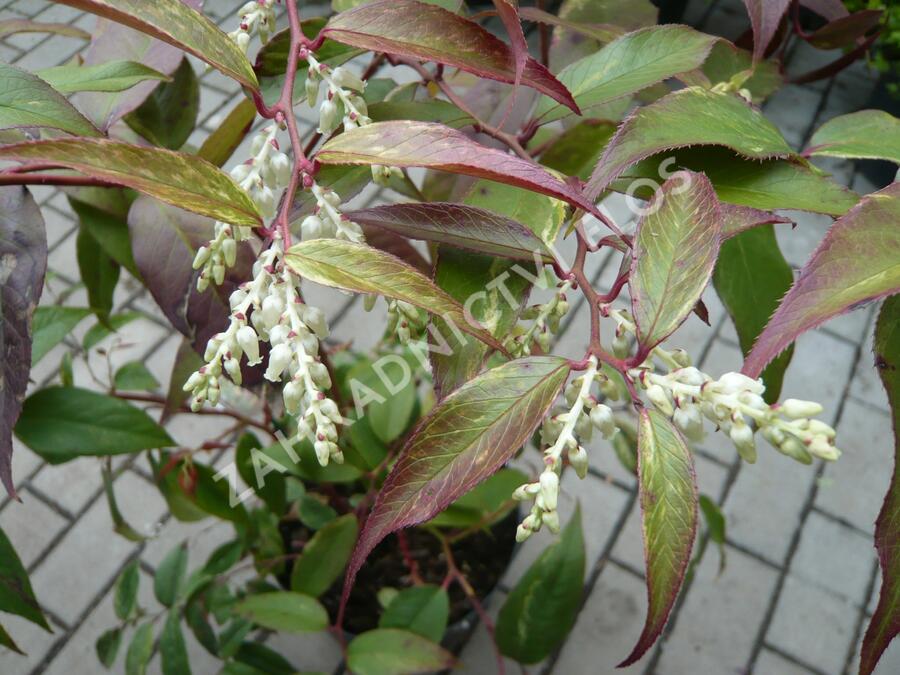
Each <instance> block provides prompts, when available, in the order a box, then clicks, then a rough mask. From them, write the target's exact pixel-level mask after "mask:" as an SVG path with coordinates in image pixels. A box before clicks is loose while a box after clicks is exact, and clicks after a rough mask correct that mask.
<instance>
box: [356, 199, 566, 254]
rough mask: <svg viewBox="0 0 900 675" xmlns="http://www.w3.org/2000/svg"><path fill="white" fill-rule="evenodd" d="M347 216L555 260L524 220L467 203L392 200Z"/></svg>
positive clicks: (430, 237) (419, 235)
mask: <svg viewBox="0 0 900 675" xmlns="http://www.w3.org/2000/svg"><path fill="white" fill-rule="evenodd" d="M536 196H537V197H539V198H540V195H536ZM543 199H547V198H545V197H544V198H543ZM347 216H348V217H349V218H350V219H351V220H353V221H354V222H356V223H359V224H360V225H364V226H371V227H380V228H382V229H385V230H388V231H390V232H394V233H395V234H399V235H401V236H404V237H408V238H410V239H422V240H425V241H433V242H437V243H441V244H449V245H451V246H454V247H456V248H461V249H466V250H468V251H474V252H476V253H486V254H488V255H495V256H500V257H504V258H511V259H514V260H527V261H529V262H531V261H532V260H534V258H535V256H539V257H541V258H543V259H545V260H547V261H550V260H552V254H551V253H550V251H549V250H548V248H547V246H546V245H545V244H544V243H543V242H542V241H541V240H540V239H538V238H537V237H536V236H535V235H534V234H533V233H532V232H531V230H529V229H528V228H526V227H525V226H524V225H522V224H521V223H518V222H516V221H515V220H511V219H509V218H505V217H503V216H501V215H500V214H498V213H495V212H493V211H489V210H487V209H481V208H476V207H472V206H467V205H465V204H452V203H443V202H430V203H410V204H389V205H387V206H375V207H371V208H367V209H360V210H358V211H351V212H349V213H347Z"/></svg>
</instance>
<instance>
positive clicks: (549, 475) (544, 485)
mask: <svg viewBox="0 0 900 675" xmlns="http://www.w3.org/2000/svg"><path fill="white" fill-rule="evenodd" d="M541 497H543V499H544V510H545V511H556V504H557V500H558V499H559V476H558V475H557V474H556V472H555V471H553V470H552V469H544V471H543V473H541Z"/></svg>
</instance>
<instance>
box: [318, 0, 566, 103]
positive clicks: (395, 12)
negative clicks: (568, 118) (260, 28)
mask: <svg viewBox="0 0 900 675" xmlns="http://www.w3.org/2000/svg"><path fill="white" fill-rule="evenodd" d="M520 30H521V29H520ZM322 32H323V34H324V35H325V36H327V37H329V38H331V39H332V40H336V41H337V42H342V43H344V44H347V45H350V46H352V47H359V48H361V49H371V50H373V51H376V52H387V53H389V54H396V55H398V56H406V57H412V58H415V59H421V60H423V61H435V62H437V63H443V64H445V65H448V66H453V67H454V68H460V69H462V70H465V71H468V72H470V73H474V74H476V75H478V76H480V77H486V78H489V79H492V80H499V81H500V82H509V83H514V82H516V56H515V54H514V52H513V50H511V49H510V48H509V46H508V45H507V44H506V43H504V42H503V41H502V40H500V39H499V38H497V37H495V36H494V35H492V34H491V33H489V32H488V31H486V30H485V29H484V28H482V27H481V26H479V25H478V24H477V23H474V22H472V21H469V20H468V19H465V18H463V17H461V16H459V15H458V14H454V13H453V12H449V11H447V10H446V9H443V8H441V7H437V6H435V5H430V4H425V3H422V2H416V1H415V0H379V1H378V2H371V3H368V4H365V5H361V6H360V7H357V8H355V9H352V10H350V11H349V12H342V13H341V14H338V15H337V16H335V17H334V18H332V19H331V21H329V22H328V25H327V26H326V27H325V30H324V31H322ZM521 83H522V84H525V85H527V86H529V87H532V88H533V89H536V90H537V91H540V92H542V93H544V94H547V96H550V97H551V98H553V99H555V100H557V101H559V102H560V103H562V104H564V105H566V106H568V107H569V108H571V109H572V110H574V111H575V112H579V111H578V105H577V104H576V103H575V101H574V100H573V99H572V95H571V94H570V93H569V91H568V89H566V88H565V86H563V85H562V84H560V82H559V80H557V79H556V78H555V77H554V76H553V74H552V73H551V72H550V71H549V70H547V69H546V68H545V67H544V66H542V65H541V64H540V63H539V62H537V61H535V60H534V59H533V58H531V57H530V56H528V57H527V58H526V60H525V64H524V67H523V69H522V73H521Z"/></svg>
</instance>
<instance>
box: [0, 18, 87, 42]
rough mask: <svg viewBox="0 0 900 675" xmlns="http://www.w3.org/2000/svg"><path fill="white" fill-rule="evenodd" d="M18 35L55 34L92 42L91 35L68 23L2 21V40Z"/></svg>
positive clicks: (23, 20) (0, 34) (19, 20)
mask: <svg viewBox="0 0 900 675" xmlns="http://www.w3.org/2000/svg"><path fill="white" fill-rule="evenodd" d="M16 33H54V34H56V35H64V36H65V37H73V38H79V39H81V40H90V39H91V34H90V33H88V32H87V31H85V30H81V29H80V28H78V27H76V26H73V25H71V24H68V23H46V22H42V21H31V20H30V19H9V20H8V21H0V38H4V37H6V36H7V35H15V34H16Z"/></svg>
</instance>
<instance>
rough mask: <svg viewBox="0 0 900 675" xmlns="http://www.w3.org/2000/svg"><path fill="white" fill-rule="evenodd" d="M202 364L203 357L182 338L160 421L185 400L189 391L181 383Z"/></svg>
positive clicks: (172, 412)
mask: <svg viewBox="0 0 900 675" xmlns="http://www.w3.org/2000/svg"><path fill="white" fill-rule="evenodd" d="M203 364H204V361H203V359H201V358H200V355H199V354H198V353H197V352H196V351H194V348H193V346H191V343H190V342H189V341H188V340H187V339H182V341H181V343H180V344H179V345H178V351H177V352H175V361H174V363H173V364H172V373H171V375H170V376H169V391H168V392H167V393H166V405H165V407H164V408H163V413H162V420H161V421H163V422H165V420H166V419H168V418H169V417H170V416H171V415H173V414H174V413H175V411H177V410H178V409H179V408H180V407H181V406H182V405H183V404H184V402H185V401H187V399H188V397H189V396H190V393H189V392H186V391H185V390H184V384H183V383H184V382H187V379H188V378H189V377H190V376H191V374H192V373H195V372H196V371H198V370H199V369H200V368H202V367H203Z"/></svg>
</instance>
